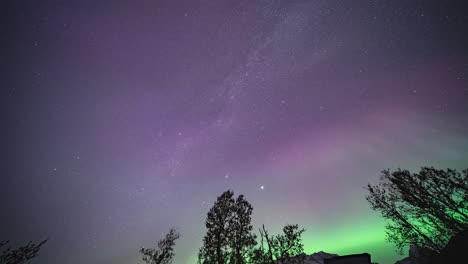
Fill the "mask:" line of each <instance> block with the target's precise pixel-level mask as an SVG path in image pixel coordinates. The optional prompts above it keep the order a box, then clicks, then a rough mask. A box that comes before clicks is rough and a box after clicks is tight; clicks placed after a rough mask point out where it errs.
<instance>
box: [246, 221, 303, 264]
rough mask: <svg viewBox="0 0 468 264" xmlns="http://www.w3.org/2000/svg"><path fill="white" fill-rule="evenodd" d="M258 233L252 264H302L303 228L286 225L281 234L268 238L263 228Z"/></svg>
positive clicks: (268, 235)
mask: <svg viewBox="0 0 468 264" xmlns="http://www.w3.org/2000/svg"><path fill="white" fill-rule="evenodd" d="M259 231H260V244H259V247H258V248H256V249H255V250H254V251H253V254H252V258H251V259H252V263H255V264H272V263H278V264H282V263H288V264H296V263H297V264H299V263H303V262H304V258H305V254H304V245H303V244H302V238H301V236H302V233H304V232H305V229H304V228H299V225H286V226H285V227H284V228H283V234H279V235H276V236H270V234H269V233H268V231H267V230H266V229H265V226H262V229H260V230H259Z"/></svg>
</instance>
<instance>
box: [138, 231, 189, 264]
mask: <svg viewBox="0 0 468 264" xmlns="http://www.w3.org/2000/svg"><path fill="white" fill-rule="evenodd" d="M179 237H180V234H179V233H178V232H177V231H176V230H175V229H174V228H171V229H170V230H169V233H167V234H166V236H165V238H163V239H161V240H159V241H158V244H157V248H143V247H142V248H141V249H140V253H141V254H143V257H142V260H143V261H144V262H146V263H147V264H170V263H171V262H172V258H173V257H174V255H175V254H174V246H175V240H176V239H178V238H179Z"/></svg>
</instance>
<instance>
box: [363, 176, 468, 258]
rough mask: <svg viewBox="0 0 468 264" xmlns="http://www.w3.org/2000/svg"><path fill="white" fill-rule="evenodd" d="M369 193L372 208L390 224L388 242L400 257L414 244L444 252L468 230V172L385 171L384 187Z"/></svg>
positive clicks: (372, 187) (371, 190) (371, 188)
mask: <svg viewBox="0 0 468 264" xmlns="http://www.w3.org/2000/svg"><path fill="white" fill-rule="evenodd" d="M367 190H368V191H369V194H368V195H367V196H366V199H367V201H368V202H369V203H370V205H371V208H372V209H373V210H375V211H378V212H380V213H381V214H382V216H383V218H385V219H387V220H389V223H388V224H387V225H386V232H387V240H388V241H390V242H392V243H394V244H395V245H396V246H397V249H398V250H399V251H400V253H401V252H402V250H403V248H404V247H405V246H408V245H411V244H414V245H417V246H420V247H424V248H427V249H430V250H433V251H436V252H440V250H441V249H443V247H444V246H445V245H446V244H447V242H448V241H449V239H450V238H451V237H453V236H454V235H456V234H457V233H459V232H461V231H463V230H466V229H468V170H464V171H462V172H461V173H460V172H458V171H456V170H452V169H447V170H438V169H435V168H433V167H422V168H421V171H420V172H419V173H411V172H409V171H408V170H401V169H398V170H397V171H394V172H391V171H390V170H383V171H382V176H381V178H380V183H379V184H378V185H374V186H373V185H370V184H368V186H367Z"/></svg>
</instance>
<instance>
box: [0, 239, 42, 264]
mask: <svg viewBox="0 0 468 264" xmlns="http://www.w3.org/2000/svg"><path fill="white" fill-rule="evenodd" d="M46 242H47V239H46V240H42V241H41V242H39V243H38V244H35V243H33V242H32V241H30V242H29V243H28V244H27V245H26V246H21V247H19V248H17V249H12V248H11V246H10V242H9V241H8V240H6V241H0V263H2V264H23V263H28V262H29V261H30V260H32V259H33V258H35V257H37V256H38V255H39V251H40V250H41V247H42V246H43V245H44V244H45V243H46Z"/></svg>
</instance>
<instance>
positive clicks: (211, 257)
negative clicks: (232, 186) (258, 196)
mask: <svg viewBox="0 0 468 264" xmlns="http://www.w3.org/2000/svg"><path fill="white" fill-rule="evenodd" d="M252 211H253V208H252V206H251V205H250V203H249V202H248V201H247V200H245V199H244V196H243V195H239V196H238V197H237V199H235V198H234V193H233V192H232V191H231V190H227V191H225V192H223V193H222V194H221V195H220V196H219V197H218V198H217V200H216V202H215V204H214V205H213V207H212V208H210V210H209V212H208V214H207V218H206V221H205V226H206V228H207V233H206V235H205V236H204V238H203V246H202V247H201V248H200V251H199V254H198V262H199V263H203V264H214V263H216V264H227V263H229V264H234V263H235V264H243V263H246V260H247V259H248V257H249V256H250V255H251V253H250V251H251V250H252V249H253V247H254V246H255V244H256V237H255V235H254V234H252V225H251V215H252Z"/></svg>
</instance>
